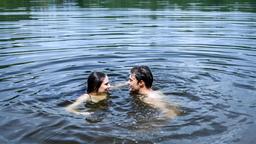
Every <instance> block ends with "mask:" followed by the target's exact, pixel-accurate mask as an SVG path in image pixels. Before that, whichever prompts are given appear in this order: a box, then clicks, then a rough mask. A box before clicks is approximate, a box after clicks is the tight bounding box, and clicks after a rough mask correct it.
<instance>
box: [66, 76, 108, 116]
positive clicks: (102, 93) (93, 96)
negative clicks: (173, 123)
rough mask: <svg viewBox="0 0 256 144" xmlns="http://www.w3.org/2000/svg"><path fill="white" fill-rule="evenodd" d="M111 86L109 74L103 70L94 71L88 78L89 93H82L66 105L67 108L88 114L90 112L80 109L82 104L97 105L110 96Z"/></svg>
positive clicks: (74, 111)
mask: <svg viewBox="0 0 256 144" xmlns="http://www.w3.org/2000/svg"><path fill="white" fill-rule="evenodd" d="M109 88H110V84H109V80H108V76H107V75H106V74H104V73H102V72H92V73H91V74H90V75H89V77H88V79H87V93H86V94H83V95H81V96H80V97H78V98H77V100H76V101H75V102H74V103H72V104H71V105H69V106H67V107H66V110H67V111H69V112H72V113H75V114H80V115H88V114H90V112H81V111H78V108H79V106H81V104H85V106H86V105H90V106H93V105H96V104H99V103H101V102H104V101H105V100H106V99H107V97H108V91H109Z"/></svg>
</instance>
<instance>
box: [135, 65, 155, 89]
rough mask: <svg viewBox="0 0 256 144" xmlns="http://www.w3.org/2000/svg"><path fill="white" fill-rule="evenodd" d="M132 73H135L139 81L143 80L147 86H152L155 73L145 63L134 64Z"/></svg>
mask: <svg viewBox="0 0 256 144" xmlns="http://www.w3.org/2000/svg"><path fill="white" fill-rule="evenodd" d="M131 74H134V75H135V78H136V79H137V80H138V82H140V81H141V80H142V81H144V83H145V86H146V87H147V88H151V87H152V83H153V75H152V73H151V70H150V69H149V67H148V66H145V65H141V66H134V67H133V68H132V69H131Z"/></svg>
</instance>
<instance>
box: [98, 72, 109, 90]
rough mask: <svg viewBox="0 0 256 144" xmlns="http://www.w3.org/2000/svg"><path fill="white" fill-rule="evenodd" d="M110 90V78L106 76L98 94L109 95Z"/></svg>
mask: <svg viewBox="0 0 256 144" xmlns="http://www.w3.org/2000/svg"><path fill="white" fill-rule="evenodd" d="M109 88H110V84H109V80H108V76H106V77H105V79H104V80H103V82H102V84H101V85H100V87H99V90H98V92H99V93H107V92H108V91H109Z"/></svg>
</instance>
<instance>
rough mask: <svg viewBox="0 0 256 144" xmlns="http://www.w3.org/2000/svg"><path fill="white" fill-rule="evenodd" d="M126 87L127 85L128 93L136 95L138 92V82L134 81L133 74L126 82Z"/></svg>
mask: <svg viewBox="0 0 256 144" xmlns="http://www.w3.org/2000/svg"><path fill="white" fill-rule="evenodd" d="M128 85H129V91H130V92H132V93H138V92H139V90H140V86H139V83H138V80H137V79H136V77H135V75H134V74H130V76H129V80H128Z"/></svg>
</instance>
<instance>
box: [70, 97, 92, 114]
mask: <svg viewBox="0 0 256 144" xmlns="http://www.w3.org/2000/svg"><path fill="white" fill-rule="evenodd" d="M87 100H88V94H83V95H81V96H80V97H79V98H77V100H76V101H75V102H74V103H72V104H71V105H68V106H67V107H66V108H65V109H66V110H67V111H68V112H71V113H74V114H78V115H88V114H89V113H87V112H79V111H77V108H78V106H80V105H81V104H83V103H84V102H86V101H87Z"/></svg>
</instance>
